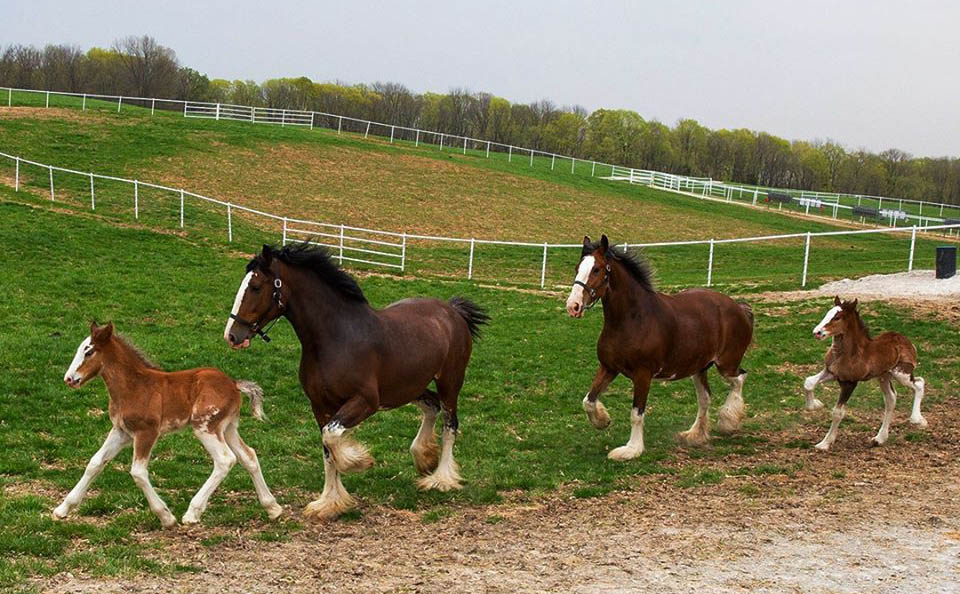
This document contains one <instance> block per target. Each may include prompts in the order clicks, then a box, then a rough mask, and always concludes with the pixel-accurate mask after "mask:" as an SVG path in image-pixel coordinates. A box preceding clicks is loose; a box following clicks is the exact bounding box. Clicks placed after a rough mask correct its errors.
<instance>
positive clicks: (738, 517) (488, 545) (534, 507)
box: [38, 399, 960, 592]
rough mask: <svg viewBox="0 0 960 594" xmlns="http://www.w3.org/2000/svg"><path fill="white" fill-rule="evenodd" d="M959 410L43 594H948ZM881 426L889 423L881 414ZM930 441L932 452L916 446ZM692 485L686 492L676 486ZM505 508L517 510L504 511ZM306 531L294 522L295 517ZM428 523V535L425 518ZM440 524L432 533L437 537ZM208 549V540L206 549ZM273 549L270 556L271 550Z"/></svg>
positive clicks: (956, 549)
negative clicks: (887, 435) (872, 441)
mask: <svg viewBox="0 0 960 594" xmlns="http://www.w3.org/2000/svg"><path fill="white" fill-rule="evenodd" d="M958 405H960V401H957V400H956V399H949V400H947V401H946V402H944V403H942V404H940V405H938V406H936V407H934V408H932V409H931V410H929V411H927V418H928V420H929V421H930V427H929V429H926V430H919V429H914V428H913V427H912V426H910V425H907V424H905V423H904V422H903V421H904V419H903V418H902V417H903V415H901V414H898V415H897V418H896V420H895V425H894V430H893V435H894V439H893V440H892V441H891V443H889V444H888V445H886V446H884V447H882V448H870V447H869V446H868V440H869V435H868V433H869V432H867V431H865V430H858V429H857V427H856V426H857V425H860V424H862V423H845V426H844V427H843V428H842V429H841V433H840V436H839V438H838V440H837V442H836V444H835V446H834V448H833V449H832V450H831V452H829V453H822V452H819V451H815V450H813V449H812V448H811V447H810V445H811V444H812V443H815V442H816V441H817V440H818V439H819V437H820V436H821V435H820V434H821V433H822V432H823V431H824V430H825V425H826V423H827V420H828V415H829V413H828V412H824V411H819V412H817V413H809V414H810V415H812V416H814V417H816V416H819V417H822V420H823V421H824V422H823V423H806V424H803V425H801V426H799V427H795V428H793V429H791V430H790V431H780V432H777V431H774V432H762V431H761V432H753V431H750V430H749V429H748V430H747V432H746V434H747V435H748V436H750V437H752V438H754V439H753V440H752V441H753V442H754V443H755V447H754V450H755V451H752V452H751V453H749V454H737V453H733V454H725V455H722V456H718V457H713V456H711V455H710V454H711V451H712V450H713V449H714V448H719V447H722V446H723V443H722V441H720V442H716V443H715V444H714V445H712V446H707V447H706V448H698V449H692V450H681V451H679V452H678V454H677V456H676V460H675V461H674V462H671V463H670V464H669V465H668V466H670V467H673V468H675V469H676V470H677V472H678V473H679V472H686V471H687V470H690V469H691V468H692V469H694V470H696V471H697V472H698V473H699V476H701V477H704V476H707V475H709V477H708V478H710V480H702V481H698V480H696V479H697V476H696V475H694V476H693V479H694V480H687V481H679V480H678V477H677V475H675V474H669V473H667V474H659V475H654V476H638V477H634V478H631V479H627V480H626V481H625V484H623V485H622V488H625V489H626V490H624V491H619V492H615V493H613V494H610V495H607V496H604V497H595V498H588V499H577V498H575V497H572V496H570V495H569V494H564V495H554V496H550V497H546V498H539V499H533V500H529V499H526V500H524V497H525V496H524V495H520V501H515V502H511V503H505V504H501V505H494V506H487V507H482V508H473V507H462V508H453V509H449V508H444V509H442V510H439V511H436V512H431V511H429V510H428V511H426V512H422V513H420V514H417V513H412V512H407V511H396V510H392V509H389V508H385V507H379V506H376V507H363V508H361V511H360V514H361V515H360V516H359V518H357V517H356V516H354V517H353V519H350V520H342V521H339V522H335V523H333V524H327V525H319V526H318V525H313V524H310V523H308V522H306V523H305V526H306V527H305V528H304V529H303V530H301V531H299V532H295V533H294V534H293V535H292V536H291V537H290V539H289V540H288V541H285V542H265V541H264V540H265V539H264V538H263V537H262V536H260V533H259V532H257V530H259V529H260V528H261V527H259V526H258V527H256V528H255V529H250V528H244V529H239V530H236V531H233V532H229V533H227V532H224V531H222V530H212V531H211V530H204V529H202V528H192V529H189V530H184V529H181V530H178V531H177V532H174V533H163V532H158V533H156V534H155V535H150V536H147V537H146V538H148V539H151V540H153V541H154V542H157V543H159V544H161V545H162V546H160V547H157V548H155V549H151V550H155V551H156V555H157V556H158V558H160V559H163V560H165V561H167V562H176V563H181V564H187V565H192V566H195V567H198V568H200V569H199V573H196V574H189V575H185V576H180V577H176V576H174V577H153V576H142V577H138V578H137V579H135V580H131V579H124V580H101V579H90V578H87V577H84V576H82V575H60V576H56V577H54V578H50V579H46V580H43V581H41V582H39V583H38V585H39V586H40V587H41V588H42V589H43V590H45V591H50V592H107V591H115V590H120V589H122V590H123V591H126V592H159V591H171V590H176V591H182V592H214V591H223V590H225V589H226V590H235V591H245V592H279V591H285V592H315V591H323V592H326V591H330V592H334V591H336V592H367V591H396V592H435V591H451V592H474V591H486V592H541V591H564V592H610V591H636V592H641V591H651V590H654V591H663V592H689V591H705V592H729V591H747V590H750V591H761V592H780V591H791V592H824V591H829V592H860V591H905V592H906V591H910V592H942V591H947V590H949V589H950V588H951V587H952V585H953V584H956V583H957V580H958V579H960V574H958V569H957V559H958V556H960V520H958V519H957V518H960V513H958V512H960V464H958V463H957V455H958V454H960V413H958V411H960V406H958ZM876 416H877V419H873V418H871V419H870V420H869V422H870V423H872V422H873V421H874V420H876V421H877V422H879V410H878V411H877V415H876ZM920 433H922V434H923V435H925V436H926V437H925V438H924V439H917V438H913V439H911V438H910V437H909V436H916V435H918V434H920ZM681 485H682V486H681ZM507 499H511V498H509V497H507ZM291 513H292V515H293V516H294V517H295V518H296V519H299V520H302V518H300V517H299V516H300V510H292V511H291ZM427 514H430V516H429V518H426V515H427ZM426 519H429V521H426ZM211 535H213V536H214V537H215V538H213V537H211ZM266 540H269V539H266Z"/></svg>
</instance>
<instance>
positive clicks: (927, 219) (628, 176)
mask: <svg viewBox="0 0 960 594" xmlns="http://www.w3.org/2000/svg"><path fill="white" fill-rule="evenodd" d="M3 91H6V93H7V101H6V103H7V105H8V106H12V105H13V94H14V92H17V93H34V94H40V95H44V96H45V100H44V104H45V105H46V106H47V107H49V105H50V97H51V96H64V97H74V98H79V99H81V100H82V108H83V109H86V108H87V100H88V99H97V100H102V101H116V102H117V111H118V112H119V111H120V109H121V108H122V106H123V103H124V101H126V102H127V104H128V105H129V104H138V105H140V106H142V107H147V106H149V107H150V112H151V114H153V113H154V112H155V110H156V108H157V107H158V106H159V107H160V108H161V109H164V108H165V107H166V108H173V109H178V110H182V113H183V115H184V116H185V117H190V118H204V119H214V120H233V121H246V122H251V123H265V124H275V125H280V126H299V127H309V128H311V129H313V128H315V127H317V128H327V129H331V130H333V129H335V130H336V131H337V133H342V132H343V131H344V124H347V126H348V127H349V128H351V130H350V131H353V132H356V133H362V134H363V136H364V138H368V137H369V136H370V135H371V134H373V135H374V136H378V137H381V138H384V139H386V138H389V141H390V142H391V143H393V142H396V141H399V140H405V141H411V140H412V141H413V142H414V145H415V146H419V145H420V144H421V143H425V144H427V143H430V144H434V143H435V144H436V145H437V146H438V148H439V150H441V151H442V150H451V151H460V152H462V153H464V154H466V152H467V151H468V150H474V151H481V152H483V153H484V154H485V156H486V157H488V158H489V157H490V153H491V152H495V153H505V154H506V155H507V160H508V161H509V162H513V160H514V158H516V159H517V160H518V162H525V161H529V164H530V165H533V162H534V158H536V157H539V158H545V159H549V161H550V169H551V170H554V169H556V168H557V167H560V168H561V169H562V170H566V165H565V162H568V163H569V169H570V172H571V173H576V172H577V171H578V169H577V166H578V165H580V170H579V171H581V172H582V173H583V174H584V175H586V172H587V171H588V170H589V174H590V176H592V177H596V176H600V177H604V178H606V179H612V180H619V181H628V182H630V183H634V184H642V185H647V186H652V187H655V188H658V189H661V190H666V191H671V192H679V193H684V194H688V195H689V194H692V195H697V196H699V197H701V198H708V199H713V200H723V201H726V202H732V201H739V202H749V203H750V204H752V205H757V204H758V203H760V202H761V201H764V202H765V201H766V200H767V197H768V196H769V194H770V193H771V192H773V193H786V194H788V195H789V196H790V197H791V198H792V199H793V200H791V202H790V203H788V204H790V205H791V206H795V207H796V208H797V209H799V210H802V211H803V213H804V214H805V215H810V214H811V210H812V211H813V214H815V215H818V216H826V217H829V218H834V219H836V218H838V217H839V214H840V212H841V211H845V212H846V213H847V214H850V215H851V218H854V219H856V218H857V214H856V213H855V212H853V208H854V205H853V204H852V203H853V202H854V201H856V206H862V205H863V204H864V201H866V202H868V203H870V204H876V208H877V210H878V211H880V215H879V217H860V221H861V222H862V223H867V222H871V223H876V224H877V225H878V226H891V227H896V226H897V224H898V222H900V221H903V222H905V223H906V225H905V226H907V227H909V226H912V225H914V224H915V225H919V226H921V227H927V226H930V225H938V224H944V223H947V222H948V219H950V218H951V217H950V216H949V215H950V213H949V212H948V213H947V215H944V209H945V208H946V209H951V210H954V211H956V212H955V213H954V215H953V217H952V218H960V205H951V204H944V203H940V202H929V201H923V200H911V199H906V198H891V197H885V196H870V195H865V194H849V193H836V192H819V191H812V190H794V189H783V188H771V187H766V186H752V185H748V184H736V183H731V182H724V181H719V180H713V179H711V178H708V177H690V176H683V175H675V174H671V173H664V172H660V171H651V170H642V169H635V168H629V167H623V166H620V165H612V164H609V163H604V162H601V161H597V160H592V159H580V158H577V157H571V156H567V155H560V154H557V153H552V152H549V151H541V150H537V149H532V148H525V147H520V146H515V145H511V144H504V143H500V142H494V141H491V140H483V139H478V138H471V137H468V136H462V135H457V134H446V133H443V132H435V131H430V130H421V129H419V128H413V127H408V126H399V125H395V124H385V123H382V122H374V121H372V120H365V119H362V118H353V117H349V116H344V115H340V114H333V113H325V112H319V111H307V110H293V109H277V108H268V107H251V106H245V105H232V104H227V103H211V102H203V101H185V100H181V99H159V98H152V97H126V96H119V95H99V94H90V93H68V92H59V91H42V90H37V89H17V88H11V87H0V93H2V92H3ZM598 170H599V171H598ZM604 173H607V175H604ZM848 203H849V204H848ZM884 204H886V206H887V208H884ZM894 204H895V205H896V208H891V205H894ZM904 205H907V206H908V207H910V206H911V205H912V206H916V207H917V211H918V212H916V213H911V212H907V211H906V210H905V209H904ZM777 208H778V209H782V208H783V203H780V204H778V206H777ZM925 208H926V211H927V214H926V215H924V209H925ZM931 213H935V214H931Z"/></svg>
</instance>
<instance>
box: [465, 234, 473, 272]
mask: <svg viewBox="0 0 960 594" xmlns="http://www.w3.org/2000/svg"><path fill="white" fill-rule="evenodd" d="M473 244H474V240H473V238H470V262H469V263H468V264H467V280H471V279H472V278H473Z"/></svg>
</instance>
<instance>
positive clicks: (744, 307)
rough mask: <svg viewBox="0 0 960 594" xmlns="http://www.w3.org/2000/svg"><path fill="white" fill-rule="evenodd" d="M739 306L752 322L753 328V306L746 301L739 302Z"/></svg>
mask: <svg viewBox="0 0 960 594" xmlns="http://www.w3.org/2000/svg"><path fill="white" fill-rule="evenodd" d="M737 305H739V306H740V309H742V310H743V313H745V314H746V315H747V319H748V320H750V327H751V328H753V306H752V305H750V304H749V303H747V302H746V301H737Z"/></svg>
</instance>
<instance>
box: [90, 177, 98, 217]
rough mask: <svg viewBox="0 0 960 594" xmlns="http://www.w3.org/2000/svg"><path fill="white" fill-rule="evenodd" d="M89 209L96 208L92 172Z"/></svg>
mask: <svg viewBox="0 0 960 594" xmlns="http://www.w3.org/2000/svg"><path fill="white" fill-rule="evenodd" d="M90 210H97V198H96V195H95V194H94V192H93V174H92V173H91V174H90Z"/></svg>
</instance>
